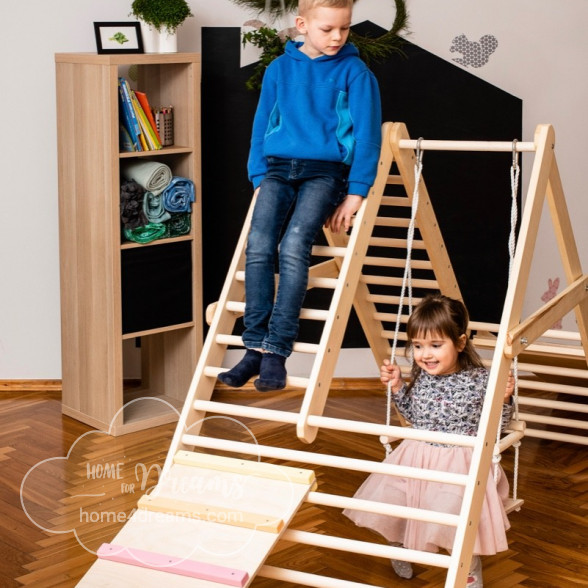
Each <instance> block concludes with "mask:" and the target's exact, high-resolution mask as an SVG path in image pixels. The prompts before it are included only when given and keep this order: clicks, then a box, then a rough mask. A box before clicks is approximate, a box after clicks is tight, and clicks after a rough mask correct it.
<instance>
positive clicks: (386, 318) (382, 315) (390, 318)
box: [372, 312, 408, 323]
mask: <svg viewBox="0 0 588 588" xmlns="http://www.w3.org/2000/svg"><path fill="white" fill-rule="evenodd" d="M372 316H373V317H374V318H375V319H376V320H377V321H382V322H383V323H395V322H396V321H398V315H397V314H393V313H391V312H374V314H373V315H372ZM400 322H401V323H406V322H408V315H406V314H403V315H402V316H401V317H400Z"/></svg>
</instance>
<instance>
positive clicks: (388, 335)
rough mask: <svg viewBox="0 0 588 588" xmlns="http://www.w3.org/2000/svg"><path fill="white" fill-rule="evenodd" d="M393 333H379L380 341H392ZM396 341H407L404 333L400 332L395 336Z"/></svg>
mask: <svg viewBox="0 0 588 588" xmlns="http://www.w3.org/2000/svg"><path fill="white" fill-rule="evenodd" d="M395 334H396V333H395V331H386V330H384V331H381V332H380V337H382V339H393V338H394V336H395ZM396 337H397V339H398V341H408V337H407V336H406V333H404V332H402V331H400V332H399V333H398V335H396Z"/></svg>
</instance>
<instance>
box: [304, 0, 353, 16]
mask: <svg viewBox="0 0 588 588" xmlns="http://www.w3.org/2000/svg"><path fill="white" fill-rule="evenodd" d="M354 1H355V0H299V1H298V14H306V13H307V12H308V11H309V10H312V9H313V8H318V7H325V8H353V2H354Z"/></svg>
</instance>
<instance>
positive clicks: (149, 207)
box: [143, 192, 171, 223]
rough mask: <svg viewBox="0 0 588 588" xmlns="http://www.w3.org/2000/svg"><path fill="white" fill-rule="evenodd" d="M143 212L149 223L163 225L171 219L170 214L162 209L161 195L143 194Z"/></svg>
mask: <svg viewBox="0 0 588 588" xmlns="http://www.w3.org/2000/svg"><path fill="white" fill-rule="evenodd" d="M143 212H144V213H145V216H146V217H147V219H148V220H149V222H150V223H164V222H165V221H167V220H169V219H170V218H171V215H170V213H169V212H168V211H167V210H165V208H164V207H163V198H162V197H161V194H153V192H145V196H144V197H143Z"/></svg>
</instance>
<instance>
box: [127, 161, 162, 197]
mask: <svg viewBox="0 0 588 588" xmlns="http://www.w3.org/2000/svg"><path fill="white" fill-rule="evenodd" d="M120 173H121V175H122V176H123V177H124V178H126V179H127V180H135V182H137V184H139V186H141V187H142V188H144V189H145V190H147V191H149V192H151V193H152V194H161V193H162V192H163V191H164V190H165V189H166V188H167V186H168V184H169V183H170V181H171V179H172V172H171V169H170V167H169V166H168V165H166V164H165V163H158V162H157V161H134V160H133V161H125V162H124V163H121V166H120Z"/></svg>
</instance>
